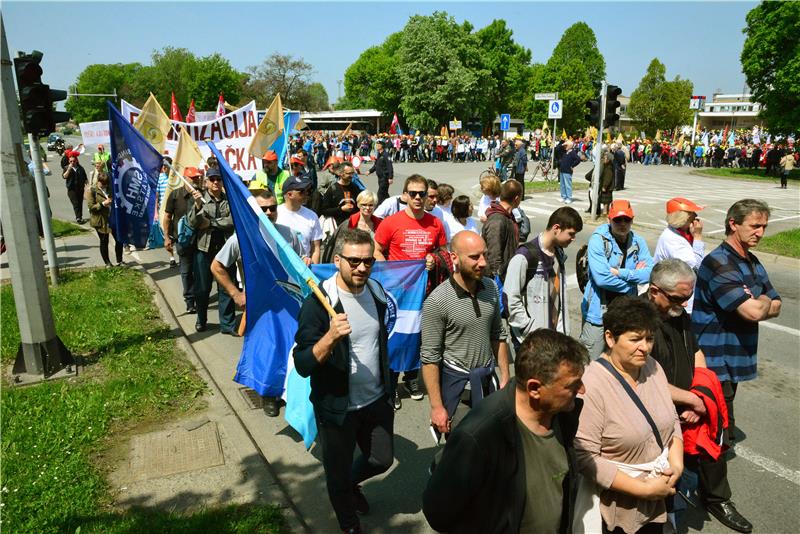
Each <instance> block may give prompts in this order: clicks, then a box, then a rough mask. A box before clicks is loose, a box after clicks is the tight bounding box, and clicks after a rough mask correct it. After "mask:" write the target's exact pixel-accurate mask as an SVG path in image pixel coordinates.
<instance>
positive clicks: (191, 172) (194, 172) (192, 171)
mask: <svg viewBox="0 0 800 534" xmlns="http://www.w3.org/2000/svg"><path fill="white" fill-rule="evenodd" d="M202 174H203V173H202V172H200V169H198V168H197V167H186V168H185V169H183V175H184V176H185V177H187V178H197V177H198V176H201V175H202Z"/></svg>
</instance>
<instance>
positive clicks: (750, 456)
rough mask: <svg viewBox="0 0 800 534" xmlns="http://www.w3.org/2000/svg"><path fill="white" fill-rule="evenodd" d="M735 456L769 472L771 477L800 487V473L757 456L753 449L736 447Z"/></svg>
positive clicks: (769, 459)
mask: <svg viewBox="0 0 800 534" xmlns="http://www.w3.org/2000/svg"><path fill="white" fill-rule="evenodd" d="M735 450H736V456H738V457H740V458H743V459H745V460H747V461H748V462H750V463H752V464H755V465H757V466H758V467H760V468H762V469H764V470H766V471H769V472H770V473H772V474H773V475H777V476H779V477H781V478H783V479H786V480H788V481H789V482H791V483H792V484H794V485H796V486H800V471H796V470H794V469H789V468H788V467H786V466H784V465H781V464H779V463H778V462H776V461H775V460H772V459H771V458H767V457H766V456H762V455H760V454H758V453H757V452H756V451H754V450H753V449H750V448H748V447H744V446H742V445H736V449H735Z"/></svg>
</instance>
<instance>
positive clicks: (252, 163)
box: [121, 100, 261, 181]
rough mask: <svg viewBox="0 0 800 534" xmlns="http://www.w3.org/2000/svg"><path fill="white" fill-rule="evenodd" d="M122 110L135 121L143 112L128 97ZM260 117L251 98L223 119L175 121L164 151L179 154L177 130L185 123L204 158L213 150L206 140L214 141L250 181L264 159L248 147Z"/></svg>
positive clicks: (172, 154)
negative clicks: (252, 154)
mask: <svg viewBox="0 0 800 534" xmlns="http://www.w3.org/2000/svg"><path fill="white" fill-rule="evenodd" d="M121 111H122V116H123V117H125V119H127V120H129V121H130V123H131V124H133V123H134V121H135V120H136V117H138V116H139V114H140V113H141V110H140V109H139V108H137V107H134V106H133V105H131V104H130V103H128V102H126V101H125V100H123V101H122V106H121ZM256 119H257V117H256V103H255V101H251V102H250V103H249V104H247V105H246V106H242V107H241V108H239V109H237V110H236V111H232V112H231V113H228V114H226V115H223V116H222V117H220V118H219V119H215V120H210V121H204V122H189V123H187V122H179V121H172V124H173V126H175V129H174V131H172V132H170V134H169V137H168V139H167V142H166V144H165V150H164V152H165V153H166V154H167V155H169V156H174V155H175V151H176V150H177V148H178V136H177V132H178V131H180V127H181V126H183V127H184V128H186V131H187V132H189V135H191V136H192V139H194V140H195V141H196V142H197V146H198V147H199V148H200V152H201V153H202V154H203V157H204V158H208V157H209V156H210V155H211V151H210V150H209V149H208V146H207V145H206V144H205V143H204V142H203V141H212V142H214V144H215V145H217V148H218V149H219V151H220V152H222V155H223V156H225V159H226V160H227V161H228V164H229V165H230V166H231V169H233V172H235V173H236V174H238V175H239V176H241V177H242V178H244V179H245V180H246V181H249V180H252V179H253V177H254V176H255V174H256V171H258V169H260V168H261V159H260V158H255V157H253V156H251V155H250V153H249V152H248V151H247V147H249V146H250V141H251V140H252V139H253V136H254V135H255V133H256V130H257V129H258V123H257V122H256Z"/></svg>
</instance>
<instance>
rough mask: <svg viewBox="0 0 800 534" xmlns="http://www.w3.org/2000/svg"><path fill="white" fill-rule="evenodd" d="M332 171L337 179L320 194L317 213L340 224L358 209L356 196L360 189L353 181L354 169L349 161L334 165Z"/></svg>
mask: <svg viewBox="0 0 800 534" xmlns="http://www.w3.org/2000/svg"><path fill="white" fill-rule="evenodd" d="M333 172H334V174H336V175H337V176H338V177H339V179H338V180H337V181H336V182H334V183H332V184H330V186H328V189H327V190H326V191H325V194H323V195H322V205H321V206H320V210H319V214H320V215H322V216H325V217H332V218H333V219H334V220H335V221H336V224H337V225H340V224H342V223H343V222H344V221H346V220H347V219H348V218H350V216H351V215H352V214H353V213H356V212H357V211H358V208H357V207H356V197H358V194H359V193H360V192H361V190H360V189H359V188H358V186H356V184H354V183H353V176H355V174H356V170H355V168H354V167H353V164H352V163H350V162H349V161H345V162H342V163H340V164H338V165H335V166H334V167H333Z"/></svg>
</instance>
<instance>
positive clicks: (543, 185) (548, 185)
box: [525, 179, 589, 193]
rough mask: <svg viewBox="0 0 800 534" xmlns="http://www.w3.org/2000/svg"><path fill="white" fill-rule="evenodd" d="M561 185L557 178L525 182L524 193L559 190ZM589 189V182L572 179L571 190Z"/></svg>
mask: <svg viewBox="0 0 800 534" xmlns="http://www.w3.org/2000/svg"><path fill="white" fill-rule="evenodd" d="M560 187H561V185H560V184H559V183H558V179H556V180H552V181H549V182H525V192H526V193H547V192H549V191H559V190H560ZM586 189H589V182H586V181H575V180H573V181H572V190H573V191H583V190H586Z"/></svg>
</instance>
